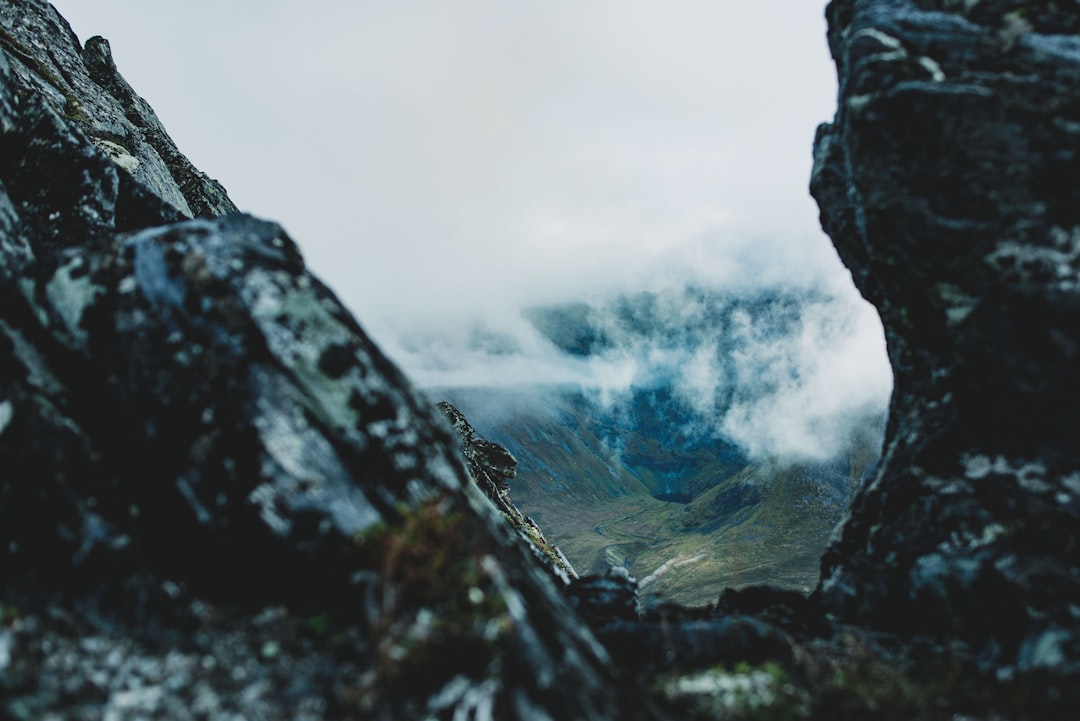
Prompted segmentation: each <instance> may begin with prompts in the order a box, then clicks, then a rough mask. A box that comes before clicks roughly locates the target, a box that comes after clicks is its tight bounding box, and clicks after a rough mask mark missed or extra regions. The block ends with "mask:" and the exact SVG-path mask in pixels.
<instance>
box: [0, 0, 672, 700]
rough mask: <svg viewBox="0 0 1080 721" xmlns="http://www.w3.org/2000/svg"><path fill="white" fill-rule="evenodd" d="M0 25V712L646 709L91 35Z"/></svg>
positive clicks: (432, 427) (44, 24) (416, 411)
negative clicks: (80, 38) (84, 38)
mask: <svg viewBox="0 0 1080 721" xmlns="http://www.w3.org/2000/svg"><path fill="white" fill-rule="evenodd" d="M0 25H2V30H0V46H2V49H3V53H2V54H0V133H2V135H0V182H2V187H0V307H2V308H3V312H2V317H0V368H2V369H3V371H2V373H0V466H2V467H3V468H4V469H5V471H4V474H3V476H2V478H0V579H2V580H3V584H2V593H3V599H2V602H0V622H2V624H3V625H2V626H0V672H2V673H0V678H2V680H0V696H2V701H0V716H3V717H4V718H45V717H52V718H55V717H63V718H78V719H82V718H87V719H89V718H102V717H103V716H104V717H105V718H114V719H135V718H147V717H159V718H160V717H169V718H215V719H216V718H240V717H244V718H267V719H278V718H280V719H299V718H395V719H397V718H422V717H440V718H442V717H446V718H449V717H458V718H460V717H462V716H463V715H469V716H470V717H473V718H489V717H491V715H492V714H494V715H495V716H497V717H499V718H537V717H549V718H598V719H603V718H609V719H616V718H618V719H622V718H635V717H641V716H651V715H653V714H652V713H650V708H651V705H650V703H649V702H648V701H647V700H646V699H643V698H641V697H640V694H637V693H635V692H634V691H633V689H632V688H631V689H619V687H618V685H617V684H616V682H615V677H614V676H613V674H612V672H611V671H610V670H609V668H608V664H607V662H606V656H605V653H604V652H603V650H602V649H601V648H600V647H599V646H598V645H597V643H596V642H595V640H594V639H593V638H592V636H591V635H590V634H589V633H588V631H586V630H585V629H584V627H583V626H581V625H580V624H579V623H578V622H577V621H576V620H575V617H574V616H573V614H572V612H571V611H570V610H569V607H568V606H567V604H566V602H565V601H564V600H563V598H562V597H561V595H560V594H559V593H558V592H557V590H556V587H555V585H554V584H553V583H552V582H551V580H550V578H549V577H548V576H547V575H546V574H545V573H543V571H542V570H541V569H540V567H539V566H538V565H537V564H536V562H535V560H534V559H533V557H532V555H531V554H529V553H528V552H527V551H526V550H525V549H524V546H523V544H522V543H521V541H520V539H519V538H518V537H517V535H516V534H513V533H512V532H511V531H509V529H508V528H507V526H506V524H505V523H503V522H502V521H501V517H500V516H499V515H498V514H497V513H495V512H494V510H493V509H492V507H491V505H490V504H489V503H488V502H487V501H486V500H485V499H484V498H483V497H482V496H481V494H480V493H479V492H478V491H476V490H475V486H474V485H473V484H472V483H471V482H470V481H469V479H468V476H467V475H466V472H465V469H464V467H463V465H462V463H461V462H460V460H459V455H458V454H457V452H456V449H455V444H454V443H453V441H452V440H451V437H450V435H449V432H448V430H447V429H446V426H445V423H444V422H443V421H442V420H441V419H438V418H437V417H436V416H435V415H434V413H433V409H431V408H430V406H429V404H428V403H427V401H426V400H424V399H422V398H421V397H420V396H419V395H418V394H416V393H415V392H414V391H413V390H412V388H411V387H410V385H409V383H408V382H407V381H406V380H405V379H404V378H403V376H402V375H401V374H400V373H399V372H398V371H397V370H396V369H395V368H394V367H393V366H392V365H391V364H390V363H389V362H388V361H387V360H386V358H385V357H384V356H382V354H381V353H379V351H378V350H377V349H376V348H375V347H374V345H373V344H372V343H371V342H370V340H369V339H368V338H367V337H366V336H365V335H364V333H363V331H362V330H361V329H360V328H359V326H358V325H357V324H356V322H355V321H354V320H353V319H352V318H351V317H350V316H349V314H348V313H347V312H346V311H345V310H344V309H343V308H342V306H341V304H340V303H339V302H338V301H337V299H336V298H335V297H334V295H333V294H332V293H331V292H330V291H329V290H328V289H327V288H326V287H324V286H323V285H322V284H321V283H319V282H318V280H317V279H315V278H314V277H312V276H311V275H310V274H309V273H308V272H307V270H306V269H305V267H304V264H303V261H302V259H301V256H300V254H299V252H298V251H297V249H296V246H295V245H294V244H293V242H292V240H291V239H290V238H289V237H288V236H287V235H286V234H285V233H284V231H283V230H282V229H281V228H280V227H278V226H276V225H274V224H271V223H267V222H263V221H260V220H256V219H254V218H251V217H248V216H244V215H238V214H226V213H230V212H231V211H233V210H234V209H235V208H234V206H233V205H232V203H231V202H229V200H228V198H227V197H226V195H225V193H224V191H223V190H222V188H221V186H220V185H218V184H217V183H215V182H213V181H211V180H209V179H207V178H206V177H205V176H204V175H202V174H201V173H199V172H198V171H196V170H195V169H194V168H192V167H191V166H190V164H189V163H187V161H186V160H184V159H183V157H182V156H181V155H180V154H179V153H178V151H176V148H175V147H174V146H173V144H172V142H171V141H170V140H169V139H168V136H167V135H166V134H165V131H164V130H163V129H162V127H161V124H160V123H159V122H158V121H157V119H156V118H155V117H154V115H153V113H152V111H151V110H150V109H149V108H148V107H147V106H146V104H145V103H144V102H143V101H142V100H140V99H139V98H138V97H137V96H136V95H135V94H134V93H133V92H132V91H131V89H130V88H129V87H128V86H127V84H126V83H125V82H124V81H123V79H122V78H121V77H120V76H119V75H118V74H117V73H116V70H115V66H114V65H113V62H112V59H111V58H110V56H109V52H108V51H109V47H108V44H107V43H106V42H105V41H103V40H101V39H100V38H96V39H92V40H90V41H88V42H87V44H86V46H85V47H80V46H79V44H78V42H77V40H76V38H75V36H74V35H73V34H72V32H71V30H70V28H69V27H68V26H67V24H66V23H65V22H64V21H63V20H62V19H61V18H60V16H59V15H58V14H57V13H56V11H55V10H54V9H53V8H52V7H51V6H50V5H48V4H47V3H45V2H43V1H42V0H4V1H3V2H0ZM192 216H201V217H200V218H199V219H189V218H191V217H192ZM635 697H637V698H635ZM49 714H53V715H52V716H50V715H49Z"/></svg>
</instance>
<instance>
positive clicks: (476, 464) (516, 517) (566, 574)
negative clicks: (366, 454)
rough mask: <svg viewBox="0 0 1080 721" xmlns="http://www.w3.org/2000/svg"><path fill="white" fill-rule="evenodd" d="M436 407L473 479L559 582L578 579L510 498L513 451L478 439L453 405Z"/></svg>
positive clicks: (513, 471) (562, 557)
mask: <svg viewBox="0 0 1080 721" xmlns="http://www.w3.org/2000/svg"><path fill="white" fill-rule="evenodd" d="M438 406H439V409H440V410H441V411H442V412H443V414H444V415H445V416H446V419H447V420H448V421H449V422H450V425H451V426H452V427H453V429H454V431H455V432H456V433H457V435H458V438H459V439H461V453H462V455H463V456H464V457H465V464H466V467H467V468H468V469H469V475H470V476H471V477H472V479H473V482H474V483H475V484H476V485H477V486H478V487H479V488H480V489H481V490H482V491H483V492H484V495H486V496H487V498H488V500H490V501H491V503H492V504H493V505H494V506H495V508H497V509H498V511H499V513H501V514H502V516H503V518H504V519H506V521H507V522H508V523H509V524H510V526H511V527H512V528H513V529H514V530H516V531H517V532H518V534H520V535H521V538H522V539H523V540H524V541H525V542H526V543H527V544H528V545H529V547H530V548H532V549H533V550H534V551H535V553H536V556H537V558H538V559H540V562H541V563H543V564H544V566H545V567H547V568H549V569H550V570H551V571H552V572H553V573H554V574H555V577H556V578H557V579H558V580H559V581H561V582H563V583H568V582H569V581H570V580H571V579H574V578H577V575H578V574H577V571H575V570H574V567H573V566H572V565H570V561H568V560H567V559H566V556H565V555H563V552H562V551H560V550H559V548H558V547H557V546H556V545H555V544H553V543H551V541H549V540H548V539H547V538H546V537H545V536H544V533H543V531H541V530H540V527H539V526H538V525H536V521H534V520H533V519H531V518H529V517H528V516H526V515H525V514H523V513H522V512H521V511H520V510H518V507H517V506H515V505H514V503H513V501H511V500H510V483H509V482H510V481H511V480H512V479H514V478H515V477H516V476H517V460H516V459H515V458H514V456H513V454H512V453H510V451H508V450H506V449H505V448H503V447H502V446H500V445H499V444H498V443H492V442H491V441H488V440H485V439H483V438H481V437H480V436H479V435H478V434H477V432H476V429H475V428H473V427H472V424H470V423H469V421H468V420H466V418H465V416H464V415H462V414H461V411H459V410H458V409H457V408H455V407H454V406H453V404H451V403H448V402H447V401H440V402H439V404H438Z"/></svg>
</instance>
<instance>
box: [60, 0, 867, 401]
mask: <svg viewBox="0 0 1080 721" xmlns="http://www.w3.org/2000/svg"><path fill="white" fill-rule="evenodd" d="M54 4H55V5H56V6H57V8H58V9H59V10H60V12H61V14H63V15H65V17H67V19H68V20H69V21H70V22H71V24H72V26H73V28H74V30H75V31H76V33H77V34H78V35H79V37H80V39H82V40H83V41H85V40H86V39H87V38H88V37H90V36H92V35H103V36H105V37H107V38H108V39H109V40H110V41H111V44H112V48H113V54H114V57H115V59H116V62H117V64H118V66H119V68H120V71H121V73H122V74H123V75H124V76H125V77H126V78H127V79H128V81H129V82H130V83H131V84H132V85H133V86H134V88H135V89H136V90H137V91H138V92H139V93H140V94H142V95H143V96H144V97H145V98H146V99H147V100H148V101H149V102H150V104H151V105H152V106H153V107H154V108H155V109H156V110H157V112H158V114H159V116H160V117H161V119H162V121H163V122H164V123H165V126H166V127H167V128H168V129H169V132H170V133H171V134H172V136H173V138H174V140H175V141H176V142H177V144H178V145H179V147H180V149H181V150H182V151H183V152H184V153H185V154H187V155H188V157H189V158H190V159H191V160H192V161H193V162H194V163H195V165H197V166H198V167H199V168H201V169H203V170H204V171H205V172H207V173H208V174H210V175H211V176H213V177H215V178H217V179H218V180H220V181H221V182H222V183H223V184H224V185H225V187H226V188H227V190H228V191H229V194H230V195H231V197H232V198H233V199H234V201H235V202H236V203H237V204H238V205H239V206H240V207H241V208H242V209H243V210H246V211H249V212H252V213H254V214H256V215H258V216H261V217H265V218H269V219H273V220H277V221H279V222H281V223H282V224H283V225H284V226H285V227H286V229H287V230H288V231H289V232H290V233H291V234H292V235H293V237H294V238H295V239H296V240H297V242H298V243H299V244H300V247H301V249H302V250H303V251H304V253H305V256H306V257H307V259H308V262H309V264H310V265H311V266H312V268H313V269H314V271H315V272H316V273H317V274H318V275H320V276H321V277H322V278H323V279H324V280H325V281H327V282H328V283H329V284H330V285H331V286H332V287H333V288H334V289H335V290H336V291H337V292H338V293H339V294H340V296H341V297H342V299H343V300H344V301H345V302H346V304H347V305H348V306H350V307H351V308H352V309H353V310H354V311H355V312H356V314H357V315H358V316H359V318H360V320H361V322H362V323H363V324H364V325H365V326H366V327H367V328H368V330H369V331H370V332H372V334H373V335H374V336H375V337H376V339H377V340H378V341H379V342H380V343H381V344H382V345H383V346H384V347H385V348H386V349H387V350H388V351H389V352H390V353H391V355H393V356H395V357H396V358H397V359H398V360H399V361H401V362H402V363H403V364H404V365H405V366H406V370H407V371H410V372H411V373H413V375H414V377H419V379H420V380H421V382H422V381H423V376H424V373H425V369H424V368H423V363H424V361H423V358H422V357H421V356H423V354H419V355H412V356H411V355H410V354H409V353H408V352H407V351H406V350H404V345H405V344H404V343H403V341H402V337H403V336H404V335H408V334H409V333H412V334H413V335H414V336H415V335H416V333H420V334H421V335H422V334H423V332H425V329H427V330H431V331H432V332H435V331H442V332H443V333H444V335H446V334H449V335H451V336H452V335H453V334H454V333H459V331H458V327H459V326H460V327H462V328H464V327H466V326H467V325H468V323H470V322H472V321H473V319H475V318H478V317H479V318H482V319H483V320H484V322H485V323H491V324H494V325H499V324H500V323H502V324H504V325H513V324H514V323H516V322H518V319H517V311H518V310H519V309H520V308H522V307H524V306H528V305H533V304H538V303H551V302H559V301H563V300H573V299H577V298H579V297H582V296H583V295H588V294H598V293H604V292H609V291H619V290H628V291H633V290H639V289H644V288H659V287H664V286H669V285H678V284H679V283H682V282H684V281H686V280H693V281H694V282H698V283H703V284H708V285H713V286H726V285H732V284H734V285H739V284H741V285H744V286H752V285H758V284H768V283H774V284H775V283H780V284H792V285H799V286H807V287H826V288H828V289H830V292H835V293H836V294H837V295H838V297H840V298H841V299H842V302H843V303H846V304H848V305H849V306H851V307H853V308H856V309H857V312H858V313H862V314H863V317H864V319H865V318H866V317H869V316H867V315H866V314H871V315H872V310H871V309H869V306H865V305H863V302H862V301H861V299H860V298H859V297H858V294H857V293H856V291H855V290H854V288H853V287H852V285H851V281H850V278H849V276H848V274H847V271H846V270H845V269H844V268H843V266H842V265H841V264H840V262H839V260H838V259H837V257H836V255H835V252H834V251H833V249H832V246H831V245H830V243H829V241H828V239H827V238H826V236H824V234H822V232H821V230H820V228H819V226H818V222H817V208H816V206H815V205H814V203H813V201H812V200H811V199H810V197H809V194H808V191H807V183H808V179H809V174H810V168H811V145H812V141H813V135H814V129H815V126H816V125H817V123H819V122H821V121H824V120H828V119H829V118H831V116H832V113H833V109H834V104H835V93H836V88H835V76H834V70H833V67H832V65H831V62H830V59H829V57H828V52H827V46H826V41H825V22H824V19H823V12H824V2H813V1H812V0H758V2H751V3H739V4H737V5H733V4H731V3H721V2H717V1H716V0H662V1H661V0H454V2H447V0H318V1H317V2H316V1H312V0H306V1H301V0H185V1H184V2H177V1H176V0H56V2H54ZM856 325H857V326H858V328H859V333H860V334H861V336H860V337H857V338H855V339H854V340H852V339H847V340H845V344H844V348H845V350H844V351H843V352H844V353H846V354H848V355H850V354H851V353H852V352H854V353H857V354H861V355H862V357H857V358H855V360H854V362H855V364H856V365H863V366H870V367H872V370H871V371H869V373H870V375H872V376H873V377H875V378H878V379H879V380H880V379H882V378H884V377H885V376H887V375H888V369H887V367H885V366H884V363H885V361H884V358H885V356H884V351H883V340H882V337H881V331H880V326H879V325H878V324H877V323H876V322H871V323H866V322H860V323H858V324H856ZM417 329H419V330H417ZM411 342H413V344H414V346H415V338H414V339H413V341H411ZM447 342H448V341H447ZM853 349H854V350H853ZM446 350H447V353H449V354H450V355H452V354H453V352H454V351H453V349H452V348H449V349H446ZM428 355H429V356H430V354H428ZM519 360H520V359H519ZM851 361H852V359H851V358H850V357H849V358H848V359H847V362H851ZM879 385H880V383H879Z"/></svg>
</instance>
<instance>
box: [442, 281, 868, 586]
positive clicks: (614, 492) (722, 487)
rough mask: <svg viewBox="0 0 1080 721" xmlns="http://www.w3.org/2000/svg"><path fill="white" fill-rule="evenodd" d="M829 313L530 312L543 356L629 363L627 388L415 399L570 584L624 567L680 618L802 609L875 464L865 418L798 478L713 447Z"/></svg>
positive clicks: (666, 308)
mask: <svg viewBox="0 0 1080 721" xmlns="http://www.w3.org/2000/svg"><path fill="white" fill-rule="evenodd" d="M830 305H831V299H829V298H827V297H824V296H822V295H821V294H820V293H814V292H810V291H801V292H800V291H796V290H791V289H776V290H772V291H767V292H761V291H757V292H756V293H754V294H753V295H739V294H737V293H732V292H731V291H719V290H710V289H705V288H700V287H688V288H680V289H670V290H667V291H661V292H641V293H637V294H632V295H623V296H616V297H613V298H610V299H606V300H604V301H593V302H591V303H577V304H571V305H563V306H552V307H545V308H536V309H533V310H531V311H529V312H528V313H527V317H528V318H529V320H530V321H531V322H532V323H533V324H534V326H535V327H536V328H537V330H538V331H539V332H540V333H542V334H543V335H544V336H545V337H546V338H548V339H549V340H550V342H551V343H552V344H553V345H554V346H555V347H556V348H558V349H559V350H560V351H561V352H563V353H564V354H566V355H567V356H568V357H573V358H575V359H578V360H580V361H582V362H586V363H594V364H596V365H603V364H611V365H617V364H624V365H625V364H627V363H629V364H631V365H632V366H633V368H634V373H633V378H632V379H631V381H630V382H629V384H628V385H627V386H626V387H625V388H619V389H598V388H587V387H586V388H573V387H569V386H566V385H563V386H541V385H536V386H519V387H512V388H476V387H473V388H440V389H436V390H432V391H430V393H431V395H432V397H433V398H442V397H445V398H447V399H450V400H451V402H453V403H454V404H455V405H456V406H457V407H459V408H461V409H462V410H463V411H464V412H465V414H466V415H468V416H469V417H470V418H471V419H472V420H473V422H475V423H476V424H478V425H480V426H481V427H483V428H484V432H485V434H486V435H488V436H489V437H490V438H492V439H493V440H495V441H496V442H498V443H500V444H502V445H504V446H506V447H507V448H508V449H510V451H511V452H512V453H513V454H514V456H515V457H516V458H517V459H518V475H517V477H516V478H515V479H514V481H513V494H514V498H515V500H516V501H517V503H519V504H520V505H521V506H522V507H523V508H525V509H526V510H527V512H528V513H529V514H530V515H531V516H532V517H533V518H535V519H536V520H537V522H538V523H539V524H540V525H541V526H542V527H543V528H544V529H545V530H546V532H547V533H548V534H549V535H551V536H552V537H553V538H555V539H556V541H557V543H558V545H559V547H560V548H561V549H562V550H563V551H564V552H565V553H566V554H567V555H568V557H569V558H570V560H571V562H572V563H574V565H575V566H576V567H577V568H578V569H579V570H580V571H582V572H588V573H603V572H605V571H606V570H607V568H608V567H610V566H612V565H615V566H626V567H627V568H628V569H629V570H630V571H631V572H632V573H633V574H635V575H636V576H637V577H638V578H639V579H641V581H642V587H641V591H642V593H643V595H644V597H645V598H646V599H651V600H660V599H666V600H672V601H677V602H680V603H685V604H690V605H704V604H708V603H713V602H715V601H716V599H717V598H718V596H719V593H720V591H721V590H722V589H723V588H725V587H728V586H733V587H740V586H745V585H751V584H755V583H771V584H775V585H778V586H783V587H790V588H795V589H800V590H802V591H804V592H809V590H810V589H811V588H812V587H813V586H814V584H815V583H816V582H817V576H818V563H819V559H820V557H821V553H822V551H823V550H824V549H825V546H826V544H827V542H828V539H829V536H830V534H831V533H832V530H833V528H834V527H835V526H836V524H837V523H838V522H839V521H840V520H841V518H842V517H843V515H844V513H845V510H846V508H847V505H848V503H849V500H850V494H851V493H852V491H853V489H854V488H855V487H856V486H857V485H858V484H859V483H860V482H861V479H862V477H863V476H864V474H865V473H866V472H867V470H868V469H869V468H870V467H871V465H872V464H873V463H874V461H875V459H876V454H877V447H878V444H879V443H880V440H879V439H880V434H881V433H882V431H883V426H884V416H883V414H882V412H881V411H880V410H878V411H876V412H875V409H874V408H873V407H872V405H870V404H866V405H865V406H864V407H856V408H854V409H852V410H851V411H849V412H850V414H851V418H850V419H847V422H846V431H847V433H848V434H849V435H848V437H846V438H843V439H838V440H835V441H831V443H833V444H834V445H835V447H830V448H829V449H828V450H827V451H826V454H825V455H823V456H822V457H820V458H815V459H812V460H811V459H807V458H790V457H779V456H774V457H751V456H750V455H749V454H748V452H747V450H746V449H745V448H743V447H741V446H740V445H739V443H738V442H737V441H736V440H735V439H734V438H732V437H731V435H729V434H728V432H726V430H725V429H726V427H729V426H727V425H726V420H727V419H728V418H730V417H731V416H732V414H733V409H736V408H740V409H751V412H753V410H752V409H755V408H756V407H758V406H760V405H764V404H766V403H768V402H769V401H770V400H771V399H773V398H775V397H777V396H778V395H781V394H790V395H793V394H794V393H795V392H796V390H795V388H791V387H785V386H783V382H784V380H787V379H791V378H793V377H795V376H797V374H798V373H799V372H800V370H801V369H800V367H799V365H798V363H799V358H798V356H797V354H796V353H795V351H794V350H792V348H793V346H794V345H795V344H796V343H797V342H798V338H799V337H800V336H801V335H802V334H803V333H804V331H805V328H806V326H807V324H808V323H809V322H810V321H809V319H808V317H813V316H816V315H817V311H816V308H820V307H829V306H830ZM766 349H767V350H766ZM748 365H752V366H753V367H752V369H750V370H748V369H747V368H746V367H745V366H748ZM706 367H707V372H705V373H704V374H703V373H702V369H703V368H706ZM702 375H704V376H706V377H707V379H708V380H707V382H703V381H702V380H701V378H700V376H702ZM821 443H822V446H826V445H829V444H830V441H828V440H826V439H824V438H822V439H821Z"/></svg>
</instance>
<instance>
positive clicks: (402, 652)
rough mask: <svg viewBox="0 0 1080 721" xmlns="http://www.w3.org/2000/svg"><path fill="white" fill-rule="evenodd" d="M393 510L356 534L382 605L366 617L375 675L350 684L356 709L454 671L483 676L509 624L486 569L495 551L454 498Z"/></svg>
mask: <svg viewBox="0 0 1080 721" xmlns="http://www.w3.org/2000/svg"><path fill="white" fill-rule="evenodd" d="M397 513H398V517H397V518H395V519H392V520H390V521H389V522H387V523H386V524H383V525H379V526H377V527H374V528H372V529H369V530H368V531H367V532H365V533H364V534H362V535H361V536H359V537H357V539H356V546H357V549H358V551H359V553H360V554H361V557H362V558H363V559H364V563H365V565H368V566H369V567H371V568H373V569H374V570H376V572H377V573H376V576H377V577H378V587H377V588H376V589H375V598H376V599H377V601H378V603H379V604H380V607H379V609H378V615H377V617H376V618H373V619H370V621H371V623H372V625H373V627H372V628H371V629H370V631H371V637H372V639H374V642H375V658H376V664H375V668H376V673H375V674H373V675H372V676H371V677H369V678H366V679H365V680H364V682H363V683H362V685H361V686H360V687H359V688H357V689H356V690H355V699H354V701H355V703H356V705H357V706H358V707H359V708H360V709H361V710H363V709H364V708H365V703H367V700H371V699H374V698H375V697H376V696H378V697H381V698H383V699H385V698H393V697H397V698H399V699H402V700H407V699H409V698H422V697H424V695H425V693H434V692H435V691H437V690H438V689H439V688H441V687H442V686H443V685H444V684H445V683H446V682H447V681H448V680H449V679H450V678H452V677H454V676H456V675H465V676H467V677H469V678H482V677H484V676H485V675H487V674H488V672H489V670H490V669H489V666H490V664H491V663H492V661H493V659H495V658H496V657H497V655H498V654H497V648H498V647H499V645H500V644H501V643H502V640H503V639H504V638H505V637H506V635H507V633H508V632H510V631H511V629H512V628H513V622H512V620H511V619H510V616H509V611H508V606H507V601H506V597H505V596H504V593H505V592H506V591H505V590H504V589H503V588H501V587H500V584H499V583H497V582H496V579H494V578H492V576H491V574H490V573H489V572H488V571H487V570H486V564H487V563H488V562H487V561H485V559H486V558H489V557H490V556H491V555H492V553H493V550H494V549H491V548H489V547H487V546H486V543H485V541H484V540H483V539H482V537H481V535H480V534H479V533H478V531H477V529H476V528H475V525H474V524H473V523H472V522H471V519H470V518H469V517H468V516H466V515H465V514H464V513H463V512H462V511H461V510H459V509H458V508H457V507H456V503H454V499H451V498H444V499H435V500H431V501H427V502H424V503H421V504H420V505H418V506H416V507H408V506H399V507H398V509H397ZM435 670H437V671H438V672H435Z"/></svg>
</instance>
